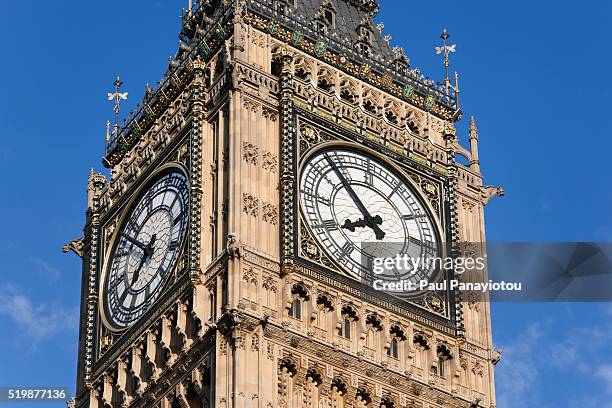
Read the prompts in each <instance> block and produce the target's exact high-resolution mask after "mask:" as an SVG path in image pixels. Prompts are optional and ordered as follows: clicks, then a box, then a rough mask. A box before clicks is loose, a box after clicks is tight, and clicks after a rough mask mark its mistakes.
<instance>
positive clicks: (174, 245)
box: [168, 240, 179, 251]
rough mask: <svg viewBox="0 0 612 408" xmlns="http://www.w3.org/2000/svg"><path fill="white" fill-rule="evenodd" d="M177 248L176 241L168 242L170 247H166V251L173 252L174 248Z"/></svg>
mask: <svg viewBox="0 0 612 408" xmlns="http://www.w3.org/2000/svg"><path fill="white" fill-rule="evenodd" d="M178 246H179V243H178V241H176V240H175V241H172V242H170V245H168V250H169V251H175V250H176V248H178Z"/></svg>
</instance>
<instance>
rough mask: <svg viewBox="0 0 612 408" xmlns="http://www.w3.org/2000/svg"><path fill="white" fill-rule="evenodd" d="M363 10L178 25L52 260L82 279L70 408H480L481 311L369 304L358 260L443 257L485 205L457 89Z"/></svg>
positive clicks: (342, 7) (415, 298)
mask: <svg viewBox="0 0 612 408" xmlns="http://www.w3.org/2000/svg"><path fill="white" fill-rule="evenodd" d="M377 11H378V4H377V2H376V0H248V1H245V0H234V1H231V0H223V1H220V0H208V1H200V2H196V3H195V4H194V5H193V7H191V9H190V10H187V11H185V12H184V15H183V18H182V31H181V32H180V35H179V46H178V51H177V54H176V56H175V58H173V59H172V60H171V61H169V64H168V68H167V70H166V72H165V74H164V76H163V78H162V80H160V82H159V83H158V85H157V86H156V87H155V88H154V89H149V88H147V92H146V94H145V97H144V99H143V100H142V102H141V103H140V104H139V106H138V108H137V109H136V111H135V113H133V114H132V116H131V117H130V118H129V119H128V120H127V122H126V123H127V124H126V125H125V126H124V127H122V128H118V129H117V130H116V132H114V134H113V135H112V138H111V139H110V140H109V141H108V145H107V148H106V154H105V157H104V159H103V163H104V165H105V166H106V167H108V168H109V169H110V179H109V180H107V179H106V178H105V177H104V176H103V175H101V174H94V173H93V172H92V174H91V175H90V178H89V184H88V208H87V218H86V225H85V229H84V231H85V234H84V236H83V238H81V239H79V240H76V241H73V242H72V243H70V244H68V246H67V249H72V250H74V251H75V252H77V253H79V254H80V255H81V256H82V258H83V273H82V282H83V286H82V292H81V299H82V300H81V324H80V336H79V357H78V377H77V395H76V400H75V402H74V404H75V405H76V406H77V407H92V408H94V407H97V408H102V407H287V408H298V407H300V408H302V407H303V408H306V407H317V408H322V407H325V408H328V407H338V408H340V407H376V408H378V407H385V408H390V407H419V408H433V407H494V406H495V393H494V387H493V364H494V362H496V357H495V352H494V350H493V348H492V343H491V326H490V314H489V306H488V304H487V303H486V302H481V301H475V300H474V299H472V300H468V299H465V298H464V297H462V296H461V293H457V292H451V291H446V290H444V291H432V292H425V293H423V292H414V293H412V292H410V293H403V294H402V295H401V296H400V295H397V294H393V293H389V292H385V291H381V290H377V289H375V288H373V287H372V285H371V283H372V279H371V278H372V276H373V275H372V259H371V256H370V255H371V253H368V252H367V251H365V250H364V245H365V244H366V243H369V242H372V243H374V244H376V245H378V246H377V248H379V247H380V245H381V244H382V247H383V248H382V249H381V250H380V251H382V252H380V254H381V255H384V254H385V252H384V251H385V245H386V244H389V245H391V244H393V245H397V246H398V248H402V250H404V251H407V252H409V253H411V254H437V253H441V252H442V251H446V252H447V254H448V255H451V256H457V254H458V252H457V251H458V249H457V248H458V244H459V243H460V242H463V241H469V242H472V243H478V242H483V241H484V224H483V219H484V217H483V207H484V205H485V204H486V203H487V202H488V201H489V200H490V198H491V197H492V196H493V195H495V194H502V193H503V191H502V190H501V189H496V188H492V187H489V186H483V182H482V181H483V179H482V176H481V174H480V170H479V159H478V147H477V144H478V135H477V132H476V126H475V124H474V122H473V120H472V121H471V126H470V135H469V139H470V149H469V150H468V149H465V148H463V147H461V146H460V145H459V143H458V137H457V135H456V130H455V128H454V123H455V122H456V121H458V120H459V119H460V118H461V116H462V114H461V110H460V109H459V105H458V87H457V85H456V83H455V85H454V86H451V85H450V81H449V80H448V76H447V80H446V81H445V84H442V85H439V84H436V83H434V82H433V81H430V80H427V79H425V78H424V77H423V76H421V75H420V74H419V72H418V70H414V69H411V68H410V67H409V63H408V59H407V58H406V56H405V55H404V53H403V50H402V49H401V48H399V47H395V48H392V47H390V45H389V39H390V37H389V36H384V35H383V34H382V33H381V30H382V28H381V26H380V25H379V26H376V25H375V23H374V21H373V19H374V16H375V14H376V13H377ZM445 40H446V39H445ZM446 51H447V50H446V45H445V47H444V52H446ZM458 156H462V157H463V158H464V160H463V161H461V162H462V163H466V164H460V161H458ZM453 273H454V272H453V271H452V270H433V269H432V270H422V271H419V276H421V277H424V278H427V279H443V278H445V277H446V278H448V277H452V276H453Z"/></svg>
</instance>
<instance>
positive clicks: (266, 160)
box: [261, 152, 278, 173]
mask: <svg viewBox="0 0 612 408" xmlns="http://www.w3.org/2000/svg"><path fill="white" fill-rule="evenodd" d="M262 159H263V162H262V165H261V168H262V169H264V170H267V171H269V172H270V173H276V172H277V171H278V159H277V157H276V155H274V154H272V153H270V152H265V153H264V154H263V158H262Z"/></svg>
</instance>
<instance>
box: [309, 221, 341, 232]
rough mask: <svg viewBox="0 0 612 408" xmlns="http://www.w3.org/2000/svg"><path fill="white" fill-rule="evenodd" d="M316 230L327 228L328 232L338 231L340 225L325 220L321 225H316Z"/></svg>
mask: <svg viewBox="0 0 612 408" xmlns="http://www.w3.org/2000/svg"><path fill="white" fill-rule="evenodd" d="M314 227H315V228H325V229H326V230H327V231H335V230H337V229H338V223H337V222H336V221H334V220H323V221H321V224H317V225H314Z"/></svg>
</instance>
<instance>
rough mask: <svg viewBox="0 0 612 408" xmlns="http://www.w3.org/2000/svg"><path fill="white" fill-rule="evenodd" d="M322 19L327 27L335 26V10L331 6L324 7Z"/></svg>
mask: <svg viewBox="0 0 612 408" xmlns="http://www.w3.org/2000/svg"><path fill="white" fill-rule="evenodd" d="M323 19H324V20H325V22H326V23H327V25H328V26H329V27H335V26H336V12H335V11H334V10H333V9H332V8H331V7H326V8H325V9H324V10H323Z"/></svg>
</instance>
